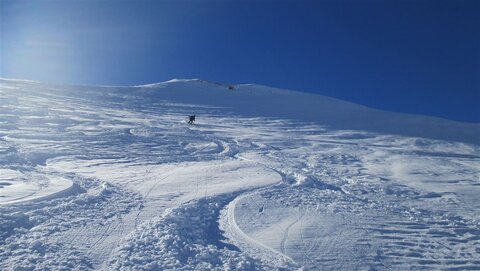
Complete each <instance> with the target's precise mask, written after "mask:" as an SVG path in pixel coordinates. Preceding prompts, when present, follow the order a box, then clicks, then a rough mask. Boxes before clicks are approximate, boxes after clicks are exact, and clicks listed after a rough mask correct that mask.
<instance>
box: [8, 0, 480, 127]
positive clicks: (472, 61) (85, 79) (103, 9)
mask: <svg viewBox="0 0 480 271" xmlns="http://www.w3.org/2000/svg"><path fill="white" fill-rule="evenodd" d="M0 20H1V25H0V27H1V29H0V30H1V32H0V35H1V36H0V38H1V43H0V53H1V55H0V76H1V77H6V78H21V79H32V80H40V81H47V82H60V83H73V84H103V85H136V84H145V83H152V82H158V81H165V80H169V79H171V78H201V79H206V80H212V81H218V82H225V83H259V84H265V85H270V86H276V87H282V88H289V89H294V90H302V91H308V92H315V93H319V94H324V95H328V96H333V97H337V98H340V99H344V100H349V101H353V102H357V103H360V104H364V105H368V106H371V107H375V108H380V109H386V110H391V111H400V112H409V113H420V114H426V115H433V116H439V117H443V118H449V119H454V120H462V121H470V122H480V1H477V0H472V1H466V0H452V1H445V0H432V1H425V0H417V1H388V0H378V1H373V0H369V1H367V0H365V1H361V0H351V1H347V0H338V1H333V0H332V1H301V0H300V1H293V0H292V1H266V0H262V1H247V0H243V1H230V0H228V1H227V0H225V1H213V0H212V1H199V0H198V1H193V0H191V1H88V0H84V1H21V0H20V1H18V0H17V1H5V0H0Z"/></svg>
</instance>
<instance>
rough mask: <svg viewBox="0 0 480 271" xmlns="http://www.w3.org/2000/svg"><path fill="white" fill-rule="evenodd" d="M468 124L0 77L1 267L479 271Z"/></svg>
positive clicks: (311, 101) (209, 91)
mask: <svg viewBox="0 0 480 271" xmlns="http://www.w3.org/2000/svg"><path fill="white" fill-rule="evenodd" d="M190 114H196V115H197V123H196V124H195V125H188V124H187V123H186V119H185V118H186V116H187V115H190ZM479 131H480V130H479V125H478V124H463V123H458V122H451V121H447V120H440V119H435V118H429V117H422V116H411V115H401V114H395V113H390V112H382V111H379V110H373V109H369V108H366V107H362V106H359V105H354V104H350V103H346V102H342V101H339V100H335V99H331V98H326V97H322V96H316V95H310V94H301V93H297V92H293V91H285V90H278V89H273V88H267V87H262V86H257V85H239V86H236V87H235V90H233V91H232V90H230V89H229V88H228V86H224V85H222V84H212V83H209V82H205V81H200V80H172V81H169V82H164V83H159V84H151V85H145V86H137V87H88V86H58V85H48V84H41V83H36V82H30V81H20V80H3V79H2V80H1V81H0V269H1V270H61V269H65V270H70V269H74V270H89V269H102V270H296V269H299V268H303V269H304V270H392V269H393V270H405V269H406V270H412V269H414V270H416V269H422V270H478V269H480V260H478V259H479V258H480V249H479V247H480V221H479V219H478V218H479V217H480V212H479V210H480V202H479V200H478V194H479V192H480V182H479V180H480V168H479V166H478V165H479V164H480V146H479V140H480V134H479ZM12 191H14V192H15V193H12Z"/></svg>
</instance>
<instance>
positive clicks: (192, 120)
mask: <svg viewBox="0 0 480 271" xmlns="http://www.w3.org/2000/svg"><path fill="white" fill-rule="evenodd" d="M194 122H195V115H192V116H188V123H189V124H193V123H194Z"/></svg>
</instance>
